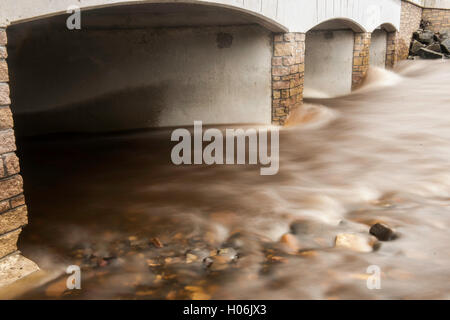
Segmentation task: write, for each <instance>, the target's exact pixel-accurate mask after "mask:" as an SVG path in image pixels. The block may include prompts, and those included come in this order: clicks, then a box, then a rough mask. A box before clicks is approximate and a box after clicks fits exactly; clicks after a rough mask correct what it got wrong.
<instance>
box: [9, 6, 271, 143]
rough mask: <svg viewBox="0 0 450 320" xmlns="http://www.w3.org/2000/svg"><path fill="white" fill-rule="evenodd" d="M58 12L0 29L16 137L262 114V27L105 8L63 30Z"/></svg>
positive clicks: (157, 10)
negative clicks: (4, 38)
mask: <svg viewBox="0 0 450 320" xmlns="http://www.w3.org/2000/svg"><path fill="white" fill-rule="evenodd" d="M67 17H68V15H59V16H54V17H49V18H45V19H41V20H36V21H30V22H27V23H21V24H16V25H13V26H10V27H9V28H8V36H9V39H10V43H9V46H8V49H9V56H10V59H9V66H10V69H11V75H12V76H11V95H12V100H13V101H14V104H13V112H14V114H15V118H16V132H17V134H18V135H19V136H21V135H24V136H29V135H35V134H46V133H55V132H80V131H81V132H98V131H103V132H106V131H117V130H128V129H143V128H148V127H166V126H177V125H189V124H192V123H193V121H194V120H202V121H204V123H205V124H213V123H219V124H223V123H246V122H252V123H253V122H256V123H269V122H270V117H271V106H270V104H271V98H270V81H271V79H270V72H271V70H270V66H271V54H272V47H271V35H272V33H271V32H270V31H269V30H267V29H266V28H263V27H261V26H260V25H258V24H255V23H253V21H249V20H248V16H247V15H245V14H242V12H240V11H236V10H230V9H227V8H223V7H217V6H206V5H198V4H192V3H189V4H187V3H186V4H183V3H177V4H174V3H164V4H161V3H159V4H154V3H152V4H137V5H126V6H112V7H105V8H101V9H92V10H88V11H86V12H85V13H82V20H81V21H82V26H81V30H72V31H71V30H68V29H67V28H66V19H67ZM25 88H26V90H27V93H28V94H23V91H24V90H25ZM230 92H233V94H229V93H230ZM124 105H126V106H127V112H126V113H124V112H123V106H124ZM48 115H51V116H48ZM37 116H39V118H40V121H36V117H37Z"/></svg>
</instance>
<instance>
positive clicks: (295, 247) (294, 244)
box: [280, 233, 301, 253]
mask: <svg viewBox="0 0 450 320" xmlns="http://www.w3.org/2000/svg"><path fill="white" fill-rule="evenodd" d="M280 242H281V244H282V245H283V247H284V248H286V250H287V251H289V252H292V253H295V252H297V251H299V250H300V248H301V246H300V243H299V242H298V240H297V238H296V237H295V236H294V235H292V234H290V233H286V234H285V235H283V236H282V237H281V239H280Z"/></svg>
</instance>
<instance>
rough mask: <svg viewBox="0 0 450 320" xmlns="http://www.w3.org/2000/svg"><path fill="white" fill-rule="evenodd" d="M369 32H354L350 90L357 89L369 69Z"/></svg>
mask: <svg viewBox="0 0 450 320" xmlns="http://www.w3.org/2000/svg"><path fill="white" fill-rule="evenodd" d="M371 36H372V34H371V33H368V32H358V33H355V44H354V46H353V73H352V90H353V89H357V88H358V87H359V86H360V85H361V83H362V81H363V79H364V77H365V75H366V73H367V70H368V69H369V63H370V61H369V60H370V40H371Z"/></svg>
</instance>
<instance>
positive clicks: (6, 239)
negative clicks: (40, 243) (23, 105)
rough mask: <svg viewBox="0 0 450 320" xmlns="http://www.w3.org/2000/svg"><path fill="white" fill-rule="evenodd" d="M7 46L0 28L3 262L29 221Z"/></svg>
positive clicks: (0, 229) (0, 251)
mask: <svg viewBox="0 0 450 320" xmlns="http://www.w3.org/2000/svg"><path fill="white" fill-rule="evenodd" d="M6 44H7V36H6V30H5V29H4V28H0V260H1V259H2V258H4V257H5V256H7V255H10V254H11V253H14V252H16V251H17V240H18V237H19V234H20V232H21V230H22V227H23V226H24V225H26V224H27V222H28V221H27V207H26V206H25V199H24V196H23V186H22V177H21V175H20V174H19V172H20V166H19V159H18V158H17V156H16V154H15V150H16V143H15V137H14V130H13V118H12V113H11V109H10V107H9V105H10V104H11V101H10V97H9V85H8V81H9V76H8V65H7V63H6V58H7V50H6Z"/></svg>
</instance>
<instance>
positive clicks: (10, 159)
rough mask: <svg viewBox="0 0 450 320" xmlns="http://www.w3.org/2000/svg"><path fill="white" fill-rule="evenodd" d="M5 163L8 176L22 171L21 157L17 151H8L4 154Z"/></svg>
mask: <svg viewBox="0 0 450 320" xmlns="http://www.w3.org/2000/svg"><path fill="white" fill-rule="evenodd" d="M3 160H4V164H5V167H6V171H7V174H8V176H12V175H14V174H17V173H19V172H20V165H19V158H18V157H17V156H16V154H15V153H8V154H5V155H4V156H3Z"/></svg>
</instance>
